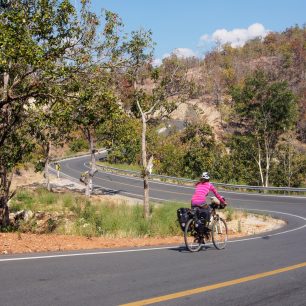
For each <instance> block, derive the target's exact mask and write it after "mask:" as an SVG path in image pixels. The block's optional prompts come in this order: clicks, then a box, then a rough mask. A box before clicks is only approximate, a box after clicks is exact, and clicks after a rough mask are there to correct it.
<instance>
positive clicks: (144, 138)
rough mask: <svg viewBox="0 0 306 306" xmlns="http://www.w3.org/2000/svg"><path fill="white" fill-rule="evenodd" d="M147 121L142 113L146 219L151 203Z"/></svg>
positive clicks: (144, 211) (148, 215) (144, 213)
mask: <svg viewBox="0 0 306 306" xmlns="http://www.w3.org/2000/svg"><path fill="white" fill-rule="evenodd" d="M146 133H147V121H146V118H145V115H144V114H143V113H142V135H141V156H142V167H143V215H144V218H145V219H148V218H149V217H150V203H149V172H148V169H147V168H148V167H147V143H146Z"/></svg>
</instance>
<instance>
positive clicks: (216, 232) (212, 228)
mask: <svg viewBox="0 0 306 306" xmlns="http://www.w3.org/2000/svg"><path fill="white" fill-rule="evenodd" d="M209 206H210V207H211V208H212V211H211V216H210V220H209V221H208V222H207V224H205V223H206V221H204V220H201V218H199V216H198V209H197V208H192V209H191V211H190V216H191V218H190V219H189V220H188V222H187V223H186V226H185V229H184V240H185V244H186V247H187V249H188V250H189V251H190V252H198V251H200V249H201V248H202V247H203V246H204V244H205V241H209V240H210V239H211V240H212V243H213V245H214V246H215V248H216V249H218V250H222V249H224V248H225V246H226V243H227V238H228V229H227V224H226V222H225V220H224V219H223V218H221V217H220V216H219V215H218V214H217V212H216V209H223V208H224V206H219V205H216V204H210V205H209Z"/></svg>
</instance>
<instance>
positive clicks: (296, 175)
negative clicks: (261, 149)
mask: <svg viewBox="0 0 306 306" xmlns="http://www.w3.org/2000/svg"><path fill="white" fill-rule="evenodd" d="M305 177H306V156H305V154H304V152H302V151H301V150H299V149H298V146H297V141H296V134H295V133H294V132H292V131H290V132H288V133H285V134H284V135H282V137H281V139H280V141H279V142H278V144H277V148H276V158H275V160H274V167H273V168H272V171H271V179H272V181H273V182H274V183H275V184H276V185H281V186H289V187H291V186H294V187H298V186H300V185H301V184H303V183H304V182H305Z"/></svg>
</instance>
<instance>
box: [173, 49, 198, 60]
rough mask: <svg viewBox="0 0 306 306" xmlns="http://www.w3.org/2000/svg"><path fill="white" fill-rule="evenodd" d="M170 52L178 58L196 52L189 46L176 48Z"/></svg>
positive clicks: (193, 54)
mask: <svg viewBox="0 0 306 306" xmlns="http://www.w3.org/2000/svg"><path fill="white" fill-rule="evenodd" d="M172 54H174V55H176V56H177V57H179V58H188V57H194V56H196V54H195V53H194V52H193V51H192V50H191V49H189V48H176V49H174V50H173V51H172Z"/></svg>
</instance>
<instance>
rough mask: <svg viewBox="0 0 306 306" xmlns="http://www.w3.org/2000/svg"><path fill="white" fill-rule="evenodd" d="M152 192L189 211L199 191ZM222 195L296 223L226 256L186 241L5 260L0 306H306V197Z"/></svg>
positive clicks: (116, 179)
mask: <svg viewBox="0 0 306 306" xmlns="http://www.w3.org/2000/svg"><path fill="white" fill-rule="evenodd" d="M87 159H88V158H87ZM85 169H86V158H78V159H72V160H67V161H65V162H62V171H63V172H64V173H65V174H66V175H69V176H72V177H75V178H78V177H79V176H80V173H81V172H82V171H84V170H85ZM94 183H95V184H96V185H99V186H102V187H103V188H106V189H107V190H110V189H111V190H113V192H118V193H121V194H124V195H130V196H132V195H133V194H135V195H138V196H139V195H141V193H142V181H141V180H137V179H132V180H131V179H128V178H126V177H120V176H117V175H111V174H104V173H98V174H97V177H96V179H95V182H94ZM150 188H151V193H150V194H151V196H152V198H155V199H166V200H170V201H174V200H176V201H182V202H184V203H185V204H186V206H188V203H189V201H190V196H191V194H192V188H185V187H182V186H175V185H169V184H167V185H165V184H158V183H151V185H150ZM222 194H223V195H224V196H225V197H226V198H227V200H228V202H230V204H231V205H232V206H234V207H241V208H246V209H253V210H262V211H267V212H268V213H269V214H272V215H274V216H276V217H279V218H283V219H285V220H287V222H288V224H287V226H285V227H284V228H282V229H281V230H278V231H275V232H271V233H268V234H265V235H263V236H254V237H249V238H245V239H240V240H235V241H231V242H230V243H229V244H228V246H227V248H226V249H225V250H222V251H218V250H216V249H215V248H213V247H212V246H207V248H206V249H205V250H202V251H200V252H198V253H190V252H187V251H186V249H185V248H184V246H183V244H182V245H181V246H177V245H176V246H170V247H161V248H145V249H139V248H138V249H137V248H135V249H129V250H128V249H121V250H109V249H108V250H93V251H87V252H65V253H63V252H61V253H48V254H46V253H45V254H35V255H33V254H32V255H22V254H21V255H18V256H16V255H15V256H8V255H5V256H0V275H1V276H0V277H1V278H0V279H1V285H0V294H1V298H0V305H1V306H2V305H10V306H12V305H27V306H30V305H33V306H34V305H65V306H68V305H120V304H127V303H131V302H136V301H140V302H138V303H135V304H134V305H145V304H152V303H153V304H154V305H233V306H237V305H243V306H244V305H245V306H247V305H248V306H249V305H265V306H266V305H277V306H280V305H284V306H285V305H286V306H296V305H301V306H305V305H306V289H305V286H306V243H305V236H306V199H305V198H301V197H280V196H261V195H254V194H253V195H248V194H239V193H230V192H222ZM169 205H171V203H169ZM182 205H183V204H182ZM152 298H155V300H150V299H152ZM148 299H149V300H148Z"/></svg>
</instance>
